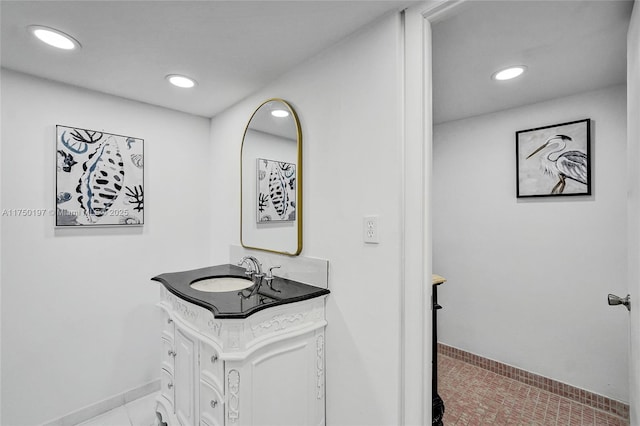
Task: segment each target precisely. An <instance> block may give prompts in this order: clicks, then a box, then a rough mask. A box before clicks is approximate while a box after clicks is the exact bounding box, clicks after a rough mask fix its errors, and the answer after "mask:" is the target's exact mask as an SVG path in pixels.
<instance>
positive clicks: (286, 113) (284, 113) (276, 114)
mask: <svg viewBox="0 0 640 426" xmlns="http://www.w3.org/2000/svg"><path fill="white" fill-rule="evenodd" d="M271 115H273V116H274V117H278V118H283V117H288V116H289V111H285V110H283V109H274V110H273V111H271Z"/></svg>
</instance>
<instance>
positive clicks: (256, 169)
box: [240, 99, 302, 255]
mask: <svg viewBox="0 0 640 426" xmlns="http://www.w3.org/2000/svg"><path fill="white" fill-rule="evenodd" d="M240 157H241V159H240V170H241V171H240V173H241V197H240V198H241V202H240V212H241V213H240V214H241V217H240V242H241V244H242V246H243V247H247V248H254V249H259V250H265V251H270V252H275V253H282V254H288V255H297V254H299V253H300V251H301V250H302V130H301V129H300V122H299V121H298V116H297V115H296V112H295V111H294V109H293V107H291V105H289V103H287V102H286V101H284V100H282V99H269V100H267V101H265V102H264V103H263V104H262V105H260V106H259V107H258V108H257V109H256V110H255V112H254V113H253V115H252V116H251V118H250V119H249V123H248V124H247V128H246V129H245V132H244V137H243V139H242V150H241V156H240Z"/></svg>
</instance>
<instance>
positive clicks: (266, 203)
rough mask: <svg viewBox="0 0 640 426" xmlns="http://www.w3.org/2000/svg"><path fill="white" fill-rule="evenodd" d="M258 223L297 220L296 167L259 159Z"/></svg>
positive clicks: (290, 164)
mask: <svg viewBox="0 0 640 426" xmlns="http://www.w3.org/2000/svg"><path fill="white" fill-rule="evenodd" d="M257 177H258V180H257V185H256V188H257V191H256V192H257V194H256V195H257V211H256V220H257V223H266V222H292V221H294V220H296V165H295V164H293V163H285V162H282V161H274V160H267V159H265V158H258V159H257Z"/></svg>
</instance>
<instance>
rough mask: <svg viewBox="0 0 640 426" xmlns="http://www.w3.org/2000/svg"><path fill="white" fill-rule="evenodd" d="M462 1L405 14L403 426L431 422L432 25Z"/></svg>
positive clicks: (441, 0)
mask: <svg viewBox="0 0 640 426" xmlns="http://www.w3.org/2000/svg"><path fill="white" fill-rule="evenodd" d="M464 1H465V0H433V1H427V2H424V3H420V4H418V5H415V6H412V7H410V8H408V9H406V10H405V11H404V12H403V20H404V22H403V23H404V82H405V86H404V146H403V151H404V153H403V154H404V155H403V162H404V164H403V165H404V167H403V169H404V177H403V191H402V208H403V210H402V211H403V212H404V213H403V215H404V216H403V231H402V235H403V247H402V261H403V266H402V274H403V276H402V280H401V282H403V286H402V290H401V291H402V295H401V299H402V302H401V303H402V307H401V312H402V318H401V343H402V347H401V365H400V370H401V371H400V380H401V383H400V392H399V395H400V401H399V404H400V419H399V420H400V421H399V424H401V425H427V424H431V422H432V420H431V414H432V413H431V406H432V397H433V395H432V394H431V379H432V377H431V363H432V362H433V359H432V342H431V339H432V336H431V332H432V330H431V327H432V319H431V274H432V265H431V251H432V248H431V247H432V244H431V241H432V233H431V217H432V214H431V213H432V202H431V194H432V191H431V182H432V178H431V177H432V169H433V161H432V146H433V140H432V133H433V114H432V102H431V100H432V94H431V87H432V86H431V81H432V73H431V24H432V23H434V22H437V21H438V20H441V19H444V18H445V17H446V16H447V15H448V14H449V13H450V12H451V11H452V10H453V9H454V8H455V7H457V6H459V5H460V4H462V3H464Z"/></svg>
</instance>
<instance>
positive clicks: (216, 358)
mask: <svg viewBox="0 0 640 426" xmlns="http://www.w3.org/2000/svg"><path fill="white" fill-rule="evenodd" d="M217 360H218V355H212V356H211V364H215V363H216V361H217Z"/></svg>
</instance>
